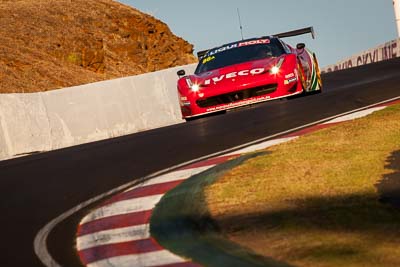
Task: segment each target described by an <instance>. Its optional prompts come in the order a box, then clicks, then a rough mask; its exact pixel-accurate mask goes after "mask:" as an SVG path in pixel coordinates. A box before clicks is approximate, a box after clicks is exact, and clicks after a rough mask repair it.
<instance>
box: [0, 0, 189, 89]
mask: <svg viewBox="0 0 400 267" xmlns="http://www.w3.org/2000/svg"><path fill="white" fill-rule="evenodd" d="M0 25H1V27H0V93H10V92H36V91H46V90H52V89H57V88H61V87H67V86H73V85H79V84H85V83H90V82H95V81H101V80H106V79H112V78H118V77H124V76H129V75H135V74H140V73H145V72H151V71H156V70H161V69H165V68H168V67H173V66H179V65H184V64H189V63H193V62H195V60H196V59H195V57H194V56H193V46H192V45H191V44H189V43H188V42H186V41H185V40H183V39H181V38H179V37H177V36H175V35H174V34H173V33H172V32H171V31H170V29H169V28H168V26H167V25H166V24H165V23H163V22H161V21H159V20H157V19H155V18H154V17H152V16H150V15H147V14H144V13H141V12H139V11H138V10H136V9H134V8H131V7H129V6H126V5H123V4H120V3H118V2H116V1H112V0H0Z"/></svg>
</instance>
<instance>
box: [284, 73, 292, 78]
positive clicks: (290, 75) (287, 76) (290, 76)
mask: <svg viewBox="0 0 400 267" xmlns="http://www.w3.org/2000/svg"><path fill="white" fill-rule="evenodd" d="M293 77H294V73H290V74H288V75H285V79H290V78H293Z"/></svg>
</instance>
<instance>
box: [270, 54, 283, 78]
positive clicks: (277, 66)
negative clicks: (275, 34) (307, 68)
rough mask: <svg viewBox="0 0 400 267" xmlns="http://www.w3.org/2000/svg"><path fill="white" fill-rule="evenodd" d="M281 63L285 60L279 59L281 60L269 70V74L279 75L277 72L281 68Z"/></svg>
mask: <svg viewBox="0 0 400 267" xmlns="http://www.w3.org/2000/svg"><path fill="white" fill-rule="evenodd" d="M283 61H285V58H281V59H280V60H279V61H278V64H276V65H275V66H273V67H272V68H271V69H270V70H269V73H271V74H274V75H276V74H278V73H279V70H280V69H281V67H282V64H283Z"/></svg>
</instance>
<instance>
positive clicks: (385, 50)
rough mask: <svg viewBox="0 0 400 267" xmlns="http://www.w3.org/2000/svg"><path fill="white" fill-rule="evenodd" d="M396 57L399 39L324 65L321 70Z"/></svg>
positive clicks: (335, 69) (325, 70) (399, 52)
mask: <svg viewBox="0 0 400 267" xmlns="http://www.w3.org/2000/svg"><path fill="white" fill-rule="evenodd" d="M396 57H400V39H397V40H393V41H390V42H387V43H385V44H383V45H380V46H378V47H375V48H372V49H369V50H366V51H364V52H362V53H359V54H356V55H353V56H352V57H350V58H348V59H344V60H341V61H339V62H338V63H337V64H334V65H329V66H327V67H324V68H322V72H323V73H324V72H332V71H338V70H343V69H349V68H353V67H358V66H362V65H366V64H370V63H375V62H379V61H383V60H388V59H392V58H396Z"/></svg>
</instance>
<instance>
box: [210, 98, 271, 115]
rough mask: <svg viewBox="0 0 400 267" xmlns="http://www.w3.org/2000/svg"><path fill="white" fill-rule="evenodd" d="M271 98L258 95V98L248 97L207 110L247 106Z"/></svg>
mask: <svg viewBox="0 0 400 267" xmlns="http://www.w3.org/2000/svg"><path fill="white" fill-rule="evenodd" d="M269 99H271V97H270V96H260V97H257V98H251V99H246V100H243V101H238V102H234V103H229V104H225V105H220V106H217V107H212V108H208V109H207V110H206V112H211V111H217V110H224V109H229V108H234V107H239V106H245V105H249V104H252V103H256V102H262V101H266V100H269Z"/></svg>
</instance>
